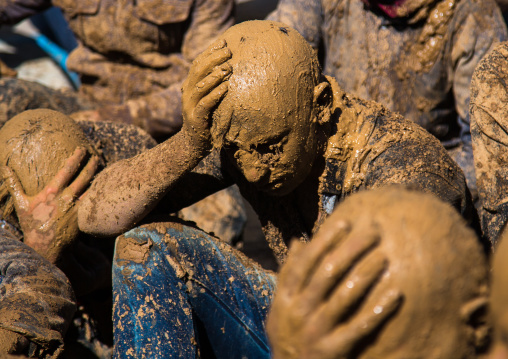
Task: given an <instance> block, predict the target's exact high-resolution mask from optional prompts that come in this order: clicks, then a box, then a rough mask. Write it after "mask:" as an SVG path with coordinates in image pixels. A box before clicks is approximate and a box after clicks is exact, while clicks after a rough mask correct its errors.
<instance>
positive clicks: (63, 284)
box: [0, 122, 156, 358]
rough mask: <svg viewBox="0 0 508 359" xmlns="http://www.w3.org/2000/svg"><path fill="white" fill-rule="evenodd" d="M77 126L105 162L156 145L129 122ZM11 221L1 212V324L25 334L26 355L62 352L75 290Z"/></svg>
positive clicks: (49, 354)
mask: <svg viewBox="0 0 508 359" xmlns="http://www.w3.org/2000/svg"><path fill="white" fill-rule="evenodd" d="M80 126H81V127H82V129H83V131H84V132H85V135H86V136H87V138H88V139H89V140H90V142H91V143H92V144H93V145H94V147H95V148H96V149H97V151H98V153H99V154H100V155H101V156H102V158H103V159H104V161H105V162H106V163H113V162H116V161H118V160H121V159H125V158H128V157H132V156H135V155H136V154H139V153H140V152H142V151H144V150H147V149H149V148H151V147H153V146H155V144H156V143H155V141H154V140H153V139H152V138H151V137H150V136H148V134H146V133H145V132H144V131H142V130H140V129H139V128H137V127H135V126H132V125H124V124H116V123H100V122H82V123H80ZM9 219H11V221H12V218H9ZM13 224H15V223H12V224H11V223H9V222H8V221H6V220H4V219H2V218H1V217H0V328H3V329H6V330H8V331H12V332H15V333H19V334H21V335H22V336H24V337H26V338H27V339H29V341H30V345H29V347H28V348H26V353H25V354H26V355H30V356H31V357H38V358H57V357H60V355H61V354H62V353H63V350H64V337H65V333H66V331H67V328H68V327H69V324H70V322H71V320H72V318H73V315H74V312H75V310H76V305H75V300H74V292H73V290H72V287H71V284H70V283H69V280H68V279H67V277H66V276H65V275H64V273H62V272H61V271H60V270H59V269H58V268H57V267H56V266H55V265H53V264H51V263H50V262H48V261H47V260H46V259H44V258H43V257H42V256H40V255H39V254H38V253H37V252H35V251H34V250H33V249H32V248H30V247H28V246H27V245H25V244H24V243H23V242H21V240H22V238H23V237H22V233H20V232H19V231H18V230H17V229H16V227H14V225H13ZM0 356H1V355H0Z"/></svg>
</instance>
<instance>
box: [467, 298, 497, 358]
mask: <svg viewBox="0 0 508 359" xmlns="http://www.w3.org/2000/svg"><path fill="white" fill-rule="evenodd" d="M488 302H489V300H488V298H487V297H485V296H482V297H479V298H475V299H473V300H471V301H469V302H467V303H466V304H464V305H463V306H462V307H461V309H460V316H461V319H462V322H463V323H464V324H465V325H466V333H467V336H468V338H467V340H468V342H470V343H472V344H473V345H474V347H475V348H476V351H477V352H484V351H485V350H486V349H487V348H488V346H489V344H490V339H491V334H492V333H491V332H492V324H491V321H490V317H489V313H488V310H489V305H488Z"/></svg>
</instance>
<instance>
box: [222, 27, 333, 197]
mask: <svg viewBox="0 0 508 359" xmlns="http://www.w3.org/2000/svg"><path fill="white" fill-rule="evenodd" d="M221 38H222V39H224V40H225V41H226V44H227V47H228V48H229V49H230V50H231V52H232V58H231V59H230V60H229V61H228V62H229V63H230V64H231V66H232V68H233V72H232V75H231V77H230V78H229V89H228V93H227V95H226V97H225V98H224V100H223V101H222V102H221V103H220V105H219V106H218V108H217V109H216V111H215V112H214V115H213V124H212V140H213V144H214V147H216V148H224V149H226V151H227V152H228V154H229V155H230V158H231V159H232V160H233V161H234V162H235V163H236V165H237V166H238V168H239V169H240V171H241V172H242V173H243V174H244V175H245V177H246V178H247V180H248V181H249V182H251V183H253V184H254V185H256V186H258V188H259V189H260V190H264V191H267V192H270V193H273V194H285V193H288V192H290V191H291V190H292V189H294V188H295V187H296V186H297V185H298V184H300V183H301V181H302V180H303V178H305V176H306V175H307V174H308V172H309V171H310V168H311V167H312V162H313V160H314V157H315V156H316V152H317V140H316V133H317V127H318V125H319V122H320V121H321V120H322V116H320V111H319V110H320V108H319V106H318V105H317V99H316V98H315V97H316V96H315V92H316V87H317V86H319V84H320V81H321V80H322V77H321V70H320V67H319V63H318V60H317V58H316V54H315V52H314V50H313V49H312V47H311V46H310V45H309V44H308V43H307V42H306V41H305V39H304V38H303V37H302V36H301V35H300V34H299V33H298V32H297V31H296V30H294V29H292V28H290V27H288V26H286V25H284V24H282V23H277V22H272V21H247V22H244V23H241V24H238V25H236V26H233V27H231V28H230V29H229V30H227V31H226V32H225V33H224V34H223V35H222V36H221ZM325 87H326V86H325ZM323 89H324V87H323V86H321V87H320V90H318V92H319V94H321V92H322V91H323ZM318 97H319V96H318Z"/></svg>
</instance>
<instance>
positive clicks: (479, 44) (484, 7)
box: [450, 0, 507, 126]
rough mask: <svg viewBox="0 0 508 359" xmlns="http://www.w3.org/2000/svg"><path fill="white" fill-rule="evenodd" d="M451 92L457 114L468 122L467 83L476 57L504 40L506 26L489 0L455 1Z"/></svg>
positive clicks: (475, 64) (494, 5)
mask: <svg viewBox="0 0 508 359" xmlns="http://www.w3.org/2000/svg"><path fill="white" fill-rule="evenodd" d="M451 29H452V31H453V32H454V34H453V41H452V55H451V65H450V66H451V68H452V71H453V93H454V97H455V104H456V110H457V113H458V115H459V117H460V118H461V119H462V120H463V121H465V124H466V126H467V124H469V86H470V83H471V77H472V75H473V71H474V69H475V68H476V66H477V65H478V63H479V62H480V60H481V59H482V58H483V57H484V56H485V55H486V54H487V53H488V52H489V51H490V50H491V49H492V48H493V47H494V46H496V44H497V43H499V42H500V41H505V40H507V31H506V25H505V23H504V20H503V17H502V15H501V12H500V11H499V8H498V7H497V6H496V4H495V2H494V1H493V0H485V1H464V2H461V3H459V6H458V8H457V10H456V14H455V16H454V19H453V21H452V24H451Z"/></svg>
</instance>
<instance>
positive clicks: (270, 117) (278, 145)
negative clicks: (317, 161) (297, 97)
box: [224, 91, 317, 196]
mask: <svg viewBox="0 0 508 359" xmlns="http://www.w3.org/2000/svg"><path fill="white" fill-rule="evenodd" d="M251 95H252V96H249V99H248V100H247V101H246V102H243V103H236V104H231V108H232V109H233V111H231V112H230V114H229V116H230V118H231V128H230V130H229V131H228V133H227V135H226V136H225V138H224V140H225V141H224V142H225V143H224V149H225V151H226V153H227V154H228V156H229V158H230V159H231V160H232V161H233V163H234V164H235V165H236V167H237V168H238V169H239V170H240V171H241V172H242V174H243V175H244V176H245V178H246V179H247V181H249V182H250V183H252V184H253V185H254V186H256V187H257V188H258V189H259V190H261V191H264V192H268V193H270V194H273V195H279V196H280V195H286V194H288V193H289V192H291V191H293V190H294V189H295V188H296V187H297V186H298V185H299V184H300V183H302V182H303V180H304V179H305V178H306V177H307V175H308V174H309V172H310V169H311V168H312V164H313V161H314V158H315V156H316V152H317V140H316V125H315V123H314V122H313V121H312V108H311V105H312V101H309V100H310V98H309V99H308V101H307V106H304V107H303V109H302V107H301V106H295V105H294V102H293V101H292V100H293V99H291V96H289V98H286V100H289V101H277V99H276V98H273V100H272V102H271V103H264V102H261V103H260V102H257V100H260V99H259V98H258V99H256V98H255V97H258V92H256V91H254V92H253V93H251ZM256 103H257V104H259V105H254V106H252V105H253V104H256ZM224 105H225V106H224V107H226V106H228V104H227V103H226V104H224Z"/></svg>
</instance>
